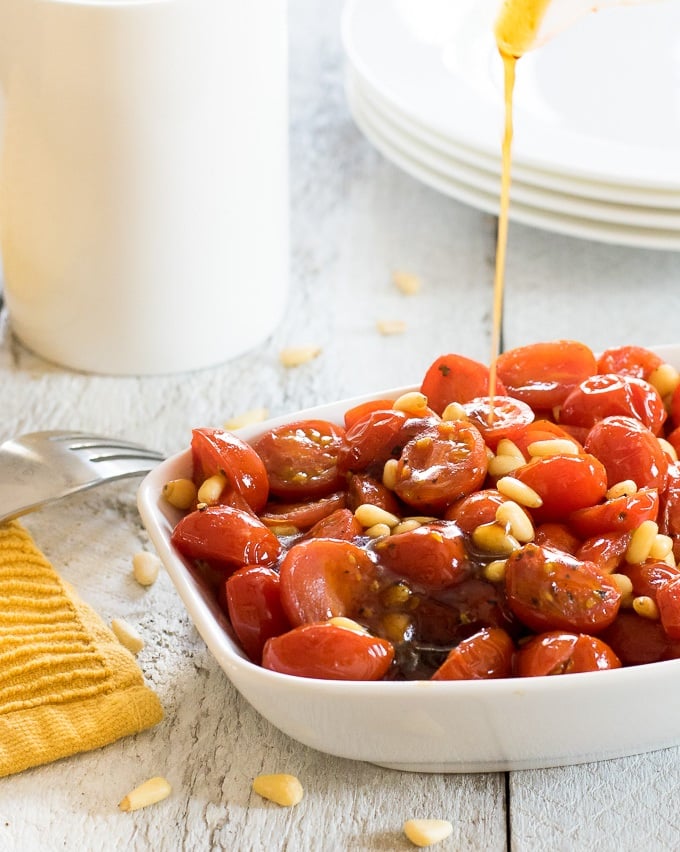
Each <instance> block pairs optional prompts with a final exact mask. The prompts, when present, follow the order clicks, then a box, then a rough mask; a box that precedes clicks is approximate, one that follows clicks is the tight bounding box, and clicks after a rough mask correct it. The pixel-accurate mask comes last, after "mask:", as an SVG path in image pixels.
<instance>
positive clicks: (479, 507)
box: [444, 488, 508, 535]
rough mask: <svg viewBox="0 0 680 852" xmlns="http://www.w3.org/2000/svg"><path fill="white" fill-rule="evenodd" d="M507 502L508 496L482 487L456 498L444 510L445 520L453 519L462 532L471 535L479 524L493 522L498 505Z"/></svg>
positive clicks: (493, 489)
mask: <svg viewBox="0 0 680 852" xmlns="http://www.w3.org/2000/svg"><path fill="white" fill-rule="evenodd" d="M507 502H508V498H507V497H504V496H503V495H502V494H501V493H500V491H497V490H496V489H495V488H484V489H482V490H481V491H473V492H472V494H468V495H467V497H461V498H460V500H456V502H455V503H453V504H452V505H451V506H449V508H448V509H447V510H446V511H445V512H444V517H445V518H446V520H447V521H455V523H456V524H457V525H458V526H459V527H460V528H461V529H462V530H463V532H464V533H467V534H468V535H472V533H473V532H474V531H475V529H477V527H478V526H479V525H480V524H490V523H493V521H495V520H496V512H497V511H498V507H499V506H502V505H503V503H507Z"/></svg>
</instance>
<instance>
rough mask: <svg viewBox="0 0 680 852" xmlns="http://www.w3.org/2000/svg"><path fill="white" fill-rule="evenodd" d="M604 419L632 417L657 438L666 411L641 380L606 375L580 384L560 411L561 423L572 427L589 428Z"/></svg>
mask: <svg viewBox="0 0 680 852" xmlns="http://www.w3.org/2000/svg"><path fill="white" fill-rule="evenodd" d="M605 417H634V418H635V419H636V420H639V421H640V423H642V424H643V425H644V426H646V427H647V428H648V429H650V430H651V431H652V432H653V433H654V434H655V435H658V434H659V432H660V431H661V427H662V426H663V423H664V421H665V420H666V409H665V407H664V404H663V400H662V399H661V397H660V396H659V392H658V391H657V390H656V388H654V387H652V385H650V384H649V383H648V382H645V381H644V380H643V379H636V378H634V377H632V376H618V375H615V374H614V373H605V374H603V375H597V376H592V377H591V378H589V379H586V380H585V381H583V382H581V384H580V385H579V386H578V387H576V388H574V390H572V392H571V393H570V394H569V396H568V397H567V398H566V399H565V400H564V404H563V405H562V408H561V410H560V423H563V424H569V425H572V426H586V427H588V428H590V427H592V426H594V425H595V424H596V423H597V422H598V421H599V420H604V418H605Z"/></svg>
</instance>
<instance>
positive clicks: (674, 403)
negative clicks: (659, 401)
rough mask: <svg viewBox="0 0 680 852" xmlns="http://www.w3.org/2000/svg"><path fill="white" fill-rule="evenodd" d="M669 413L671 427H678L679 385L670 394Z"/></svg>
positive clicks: (679, 422)
mask: <svg viewBox="0 0 680 852" xmlns="http://www.w3.org/2000/svg"><path fill="white" fill-rule="evenodd" d="M670 412H671V420H672V421H673V425H674V426H680V385H678V386H677V387H676V389H675V390H674V391H673V393H672V394H671V399H670Z"/></svg>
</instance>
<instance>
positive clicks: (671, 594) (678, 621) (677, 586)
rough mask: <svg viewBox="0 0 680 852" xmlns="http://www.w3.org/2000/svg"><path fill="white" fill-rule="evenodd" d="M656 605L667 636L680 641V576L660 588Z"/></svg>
mask: <svg viewBox="0 0 680 852" xmlns="http://www.w3.org/2000/svg"><path fill="white" fill-rule="evenodd" d="M656 605H657V606H658V607H659V617H660V618H661V626H662V627H663V629H664V632H665V634H666V636H668V637H669V638H670V639H680V576H678V577H675V578H674V579H673V580H671V581H670V582H667V583H664V584H663V585H661V586H659V588H658V590H657V593H656Z"/></svg>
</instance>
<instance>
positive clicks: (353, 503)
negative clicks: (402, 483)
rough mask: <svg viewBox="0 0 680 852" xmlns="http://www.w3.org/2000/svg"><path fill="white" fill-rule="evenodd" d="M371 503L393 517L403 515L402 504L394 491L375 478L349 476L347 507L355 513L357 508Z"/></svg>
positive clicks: (358, 475)
mask: <svg viewBox="0 0 680 852" xmlns="http://www.w3.org/2000/svg"><path fill="white" fill-rule="evenodd" d="M364 503H370V504H371V505H372V506H378V507H379V508H380V509H384V510H385V511H386V512H391V513H392V514H393V515H401V504H400V503H399V500H397V498H396V497H395V495H394V492H393V491H390V490H389V489H388V488H386V487H385V486H384V485H383V484H382V482H381V481H380V480H379V479H377V478H376V477H375V476H369V475H368V474H363V473H352V474H348V475H347V506H348V507H349V508H350V509H351V510H352V511H354V510H355V509H356V508H357V506H361V505H362V504H364Z"/></svg>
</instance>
